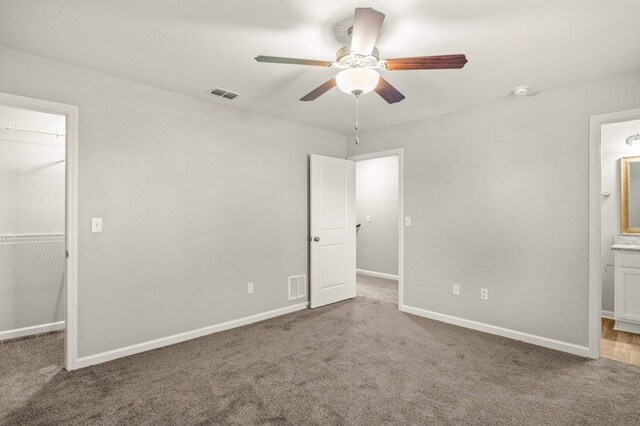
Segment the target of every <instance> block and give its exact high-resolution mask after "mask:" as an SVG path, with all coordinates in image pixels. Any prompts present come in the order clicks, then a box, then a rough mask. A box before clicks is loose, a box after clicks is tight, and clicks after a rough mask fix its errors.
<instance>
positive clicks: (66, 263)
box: [0, 93, 77, 369]
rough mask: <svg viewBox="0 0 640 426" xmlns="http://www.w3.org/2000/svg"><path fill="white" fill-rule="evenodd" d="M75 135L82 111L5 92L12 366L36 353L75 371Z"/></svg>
mask: <svg viewBox="0 0 640 426" xmlns="http://www.w3.org/2000/svg"><path fill="white" fill-rule="evenodd" d="M76 134H77V110H76V108H75V107H71V106H66V105H61V104H56V103H51V102H46V101H41V100H37V99H30V98H24V97H20V96H14V95H8V94H2V93H0V194H2V200H1V202H0V341H1V342H2V358H3V359H5V360H6V361H7V362H8V363H10V364H11V357H12V356H16V357H24V356H25V354H26V356H27V357H28V356H29V354H33V360H32V361H33V362H34V363H40V364H42V365H46V366H51V365H56V364H57V365H60V367H61V368H62V367H63V366H64V367H65V368H67V369H73V368H74V367H75V361H76V353H77V350H76V321H75V318H76V316H75V313H76V304H75V300H76V274H77V272H76V271H77V267H76V261H75V259H76V248H77V243H76V235H77V230H76V216H77V207H76V200H77V198H76V180H75V170H76V158H77V156H76V151H75V149H76ZM71 253H72V254H73V256H71ZM30 361H31V360H30Z"/></svg>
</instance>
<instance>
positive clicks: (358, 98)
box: [356, 95, 360, 145]
mask: <svg viewBox="0 0 640 426" xmlns="http://www.w3.org/2000/svg"><path fill="white" fill-rule="evenodd" d="M359 100H360V96H357V95H356V145H360V137H359V131H358V101H359Z"/></svg>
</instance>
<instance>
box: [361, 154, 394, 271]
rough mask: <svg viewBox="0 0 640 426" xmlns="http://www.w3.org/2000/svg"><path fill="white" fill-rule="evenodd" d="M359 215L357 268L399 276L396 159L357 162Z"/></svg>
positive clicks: (384, 158)
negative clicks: (368, 220)
mask: <svg viewBox="0 0 640 426" xmlns="http://www.w3.org/2000/svg"><path fill="white" fill-rule="evenodd" d="M356 215H357V218H356V223H360V224H361V227H360V231H359V232H358V239H357V251H356V253H357V254H356V267H357V268H358V269H364V270H367V271H373V272H382V273H384V274H391V275H398V157H397V156H393V157H383V158H375V159H372V160H364V161H358V162H356ZM367 215H369V217H370V219H371V221H370V222H367V218H366V216H367Z"/></svg>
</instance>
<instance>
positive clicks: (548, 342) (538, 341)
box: [400, 305, 589, 357]
mask: <svg viewBox="0 0 640 426" xmlns="http://www.w3.org/2000/svg"><path fill="white" fill-rule="evenodd" d="M400 310H401V311H402V312H406V313H408V314H413V315H418V316H420V317H424V318H429V319H432V320H436V321H441V322H446V323H448V324H453V325H457V326H460V327H465V328H470V329H472V330H477V331H482V332H484V333H489V334H495V335H497V336H502V337H507V338H509V339H514V340H520V341H522V342H526V343H531V344H533V345H538V346H544V347H545V348H550V349H555V350H557V351H562V352H568V353H570V354H574V355H579V356H583V357H588V356H589V348H588V347H586V346H580V345H576V344H573V343H567V342H562V341H560V340H554V339H549V338H547V337H542V336H536V335H534V334H528V333H523V332H521V331H516V330H511V329H509V328H504V327H497V326H495V325H490V324H485V323H483V322H478V321H472V320H468V319H464V318H459V317H454V316H451V315H446V314H440V313H438V312H433V311H427V310H426V309H421V308H415V307H413V306H407V305H403V306H401V307H400Z"/></svg>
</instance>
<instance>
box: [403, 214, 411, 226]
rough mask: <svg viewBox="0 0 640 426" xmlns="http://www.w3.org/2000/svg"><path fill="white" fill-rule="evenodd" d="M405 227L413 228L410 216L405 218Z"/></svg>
mask: <svg viewBox="0 0 640 426" xmlns="http://www.w3.org/2000/svg"><path fill="white" fill-rule="evenodd" d="M404 226H407V227H409V226H411V218H410V217H409V216H407V217H405V218H404Z"/></svg>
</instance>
